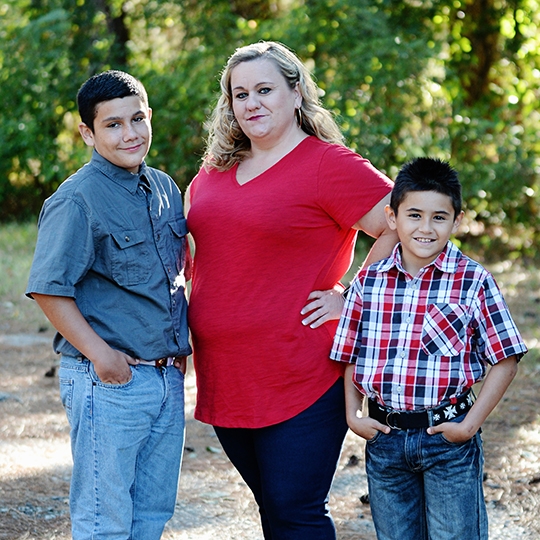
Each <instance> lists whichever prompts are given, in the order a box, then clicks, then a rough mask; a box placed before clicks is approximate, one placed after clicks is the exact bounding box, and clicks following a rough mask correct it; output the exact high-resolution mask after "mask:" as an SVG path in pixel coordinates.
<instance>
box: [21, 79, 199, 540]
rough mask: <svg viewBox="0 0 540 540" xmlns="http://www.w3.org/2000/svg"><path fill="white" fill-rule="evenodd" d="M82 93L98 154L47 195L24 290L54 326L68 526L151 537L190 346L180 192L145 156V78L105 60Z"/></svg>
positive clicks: (88, 533) (174, 445)
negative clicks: (67, 449) (66, 458)
mask: <svg viewBox="0 0 540 540" xmlns="http://www.w3.org/2000/svg"><path fill="white" fill-rule="evenodd" d="M77 102H78V107H79V113H80V115H81V120H82V122H81V123H80V124H79V132H80V134H81V136H82V138H83V139H84V142H85V143H86V144H87V145H88V146H91V147H93V148H94V151H93V155H92V159H91V160H90V162H89V163H87V164H86V165H85V166H84V167H82V168H81V169H80V170H79V171H77V172H76V173H75V174H74V175H72V176H71V177H70V178H68V179H67V180H66V181H65V182H64V183H63V184H62V185H61V186H60V187H59V188H58V190H57V191H56V193H54V194H53V195H52V196H51V197H50V198H49V199H47V200H46V201H45V204H44V206H43V209H42V211H41V215H40V218H39V234H38V240H37V246H36V251H35V255H34V262H33V265H32V269H31V272H30V279H29V283H28V288H27V295H28V296H30V297H32V298H34V299H35V300H36V302H37V303H38V304H39V306H40V307H41V308H42V310H43V311H44V313H45V315H46V316H47V317H48V318H49V320H50V321H51V323H52V324H53V326H54V327H55V328H56V330H57V331H58V333H57V334H56V337H55V339H54V349H55V351H56V352H58V353H60V354H61V355H62V356H61V364H60V371H59V378H60V393H61V399H62V403H63V405H64V407H65V409H66V413H67V416H68V420H69V423H70V427H71V433H70V435H71V448H72V454H73V475H72V480H71V493H70V509H71V521H72V537H73V538H74V539H75V540H83V539H84V540H87V539H88V540H89V539H93V540H98V539H103V540H104V539H107V540H112V539H118V540H120V539H122V540H127V539H133V540H143V539H144V540H158V539H159V538H160V537H161V534H162V531H163V528H164V526H165V523H166V522H167V520H168V519H169V518H170V517H171V516H172V514H173V511H174V505H175V499H176V490H177V483H178V475H179V469H180V461H181V455H182V449H183V444H184V394H183V384H184V372H185V365H186V364H185V362H186V355H188V354H190V353H191V349H190V346H189V343H188V329H187V321H186V309H187V306H186V300H185V296H184V262H185V253H186V251H185V250H186V240H185V236H186V233H187V230H186V222H185V219H184V217H183V208H182V199H181V195H180V192H179V190H178V188H177V186H176V185H175V183H174V182H173V180H172V179H171V178H170V177H169V176H167V175H166V174H164V173H163V172H161V171H158V170H156V169H152V168H151V167H148V166H147V165H146V164H145V162H144V158H145V157H146V155H147V153H148V150H149V148H150V144H151V140H152V130H151V124H150V118H151V116H152V110H151V109H150V108H149V107H148V98H147V94H146V91H145V89H144V87H143V85H142V84H141V83H140V81H138V80H136V79H135V78H133V77H132V76H131V75H128V74H127V73H123V72H121V71H107V72H104V73H101V74H99V75H96V76H94V77H92V78H90V79H89V80H88V81H86V82H85V83H84V84H83V86H82V87H81V88H80V90H79V92H78V95H77Z"/></svg>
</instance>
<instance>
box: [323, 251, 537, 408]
mask: <svg viewBox="0 0 540 540" xmlns="http://www.w3.org/2000/svg"><path fill="white" fill-rule="evenodd" d="M526 352H527V347H526V346H525V344H524V342H523V340H522V339H521V336H520V334H519V331H518V329H517V328H516V325H515V324H514V322H513V320H512V318H511V316H510V313H509V310H508V307H507V305H506V303H505V301H504V299H503V297H502V294H501V292H500V290H499V288H498V286H497V284H496V283H495V280H494V278H493V276H492V275H491V274H490V273H489V272H488V271H487V270H485V269H484V268H483V267H482V266H481V265H480V264H478V263H477V262H475V261H473V260H471V259H469V258H468V257H466V256H465V255H463V254H462V253H461V251H460V250H459V249H458V248H457V247H456V246H455V245H454V244H453V243H452V242H448V244H447V246H446V248H445V249H444V250H443V252H442V253H441V254H440V255H439V256H438V257H437V259H436V260H435V261H434V262H433V263H431V264H430V265H428V266H426V267H424V268H423V269H422V270H421V271H420V272H419V273H418V275H416V276H414V277H413V276H411V275H410V274H408V273H407V272H406V271H405V269H404V268H403V266H402V263H401V252H400V249H399V244H398V245H397V246H396V248H395V249H394V251H393V253H392V255H391V256H390V257H389V258H387V259H384V260H382V261H380V262H378V263H375V264H373V265H371V266H370V267H369V268H367V269H365V270H363V271H362V272H360V273H359V274H358V275H357V276H356V277H355V278H354V280H353V282H352V284H351V288H350V290H349V294H348V296H347V300H346V302H345V306H344V308H343V313H342V315H341V320H340V322H339V326H338V330H337V333H336V336H335V338H334V345H333V348H332V352H331V354H330V357H331V358H332V359H334V360H338V361H341V362H349V363H356V368H355V374H354V383H355V385H356V386H357V388H358V389H359V390H360V392H362V393H363V394H365V395H367V396H368V397H370V398H372V399H376V400H377V401H378V402H379V403H381V404H382V405H386V406H388V407H392V408H393V409H397V410H420V409H426V408H430V407H436V406H437V405H439V404H440V403H442V402H443V401H448V400H450V399H452V398H454V397H456V396H458V395H460V394H462V393H463V392H464V391H466V390H467V389H468V388H470V387H471V386H472V385H473V384H474V383H476V382H477V381H479V380H481V379H482V378H483V377H484V376H485V374H486V367H487V364H492V365H493V364H496V363H497V362H500V361H501V360H504V359H505V358H507V357H509V356H512V355H516V357H517V359H518V360H519V359H520V358H521V357H522V356H523V355H524V354H525V353H526Z"/></svg>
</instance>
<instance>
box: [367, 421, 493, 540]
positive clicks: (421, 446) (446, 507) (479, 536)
mask: <svg viewBox="0 0 540 540" xmlns="http://www.w3.org/2000/svg"><path fill="white" fill-rule="evenodd" d="M462 419H463V417H461V418H456V419H455V421H458V422H459V421H461V420H462ZM483 463H484V455H483V449H482V439H481V437H480V434H479V433H477V434H476V435H475V436H474V437H473V438H472V439H470V440H469V441H467V442H465V443H463V444H454V443H450V442H448V441H447V440H446V439H445V438H444V436H443V435H442V434H440V433H437V434H435V435H428V433H427V432H426V429H423V428H422V429H409V430H403V431H400V430H396V429H393V430H392V431H391V432H390V433H389V434H388V435H385V434H384V433H382V432H378V433H377V435H376V436H375V438H374V439H372V440H370V441H368V442H367V444H366V472H367V476H368V485H369V502H370V505H371V513H372V516H373V521H374V523H375V528H376V530H377V537H378V539H379V540H428V539H429V540H464V539H467V540H487V538H488V522H487V512H486V506H485V503H484V493H483V487H482V480H483Z"/></svg>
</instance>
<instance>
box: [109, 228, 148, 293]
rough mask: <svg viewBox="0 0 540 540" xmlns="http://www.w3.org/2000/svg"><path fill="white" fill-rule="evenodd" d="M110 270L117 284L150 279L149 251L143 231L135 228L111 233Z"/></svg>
mask: <svg viewBox="0 0 540 540" xmlns="http://www.w3.org/2000/svg"><path fill="white" fill-rule="evenodd" d="M111 236H112V239H113V242H112V246H111V272H112V278H113V279H114V281H115V282H116V283H118V285H120V286H123V287H126V286H133V285H139V284H141V283H146V282H148V280H149V279H150V271H151V268H150V252H149V249H148V245H147V243H146V242H145V236H144V233H142V232H141V231H138V230H136V229H132V230H123V231H114V232H112V233H111Z"/></svg>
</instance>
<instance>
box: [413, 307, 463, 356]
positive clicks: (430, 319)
mask: <svg viewBox="0 0 540 540" xmlns="http://www.w3.org/2000/svg"><path fill="white" fill-rule="evenodd" d="M469 320H470V315H469V310H468V308H467V306H465V305H462V304H430V305H429V306H428V308H427V311H426V314H425V315H424V324H423V327H422V349H423V350H424V352H426V353H427V354H430V355H433V356H459V355H460V354H461V353H462V352H463V350H464V349H465V345H466V338H467V336H466V333H467V326H468V324H469Z"/></svg>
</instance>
